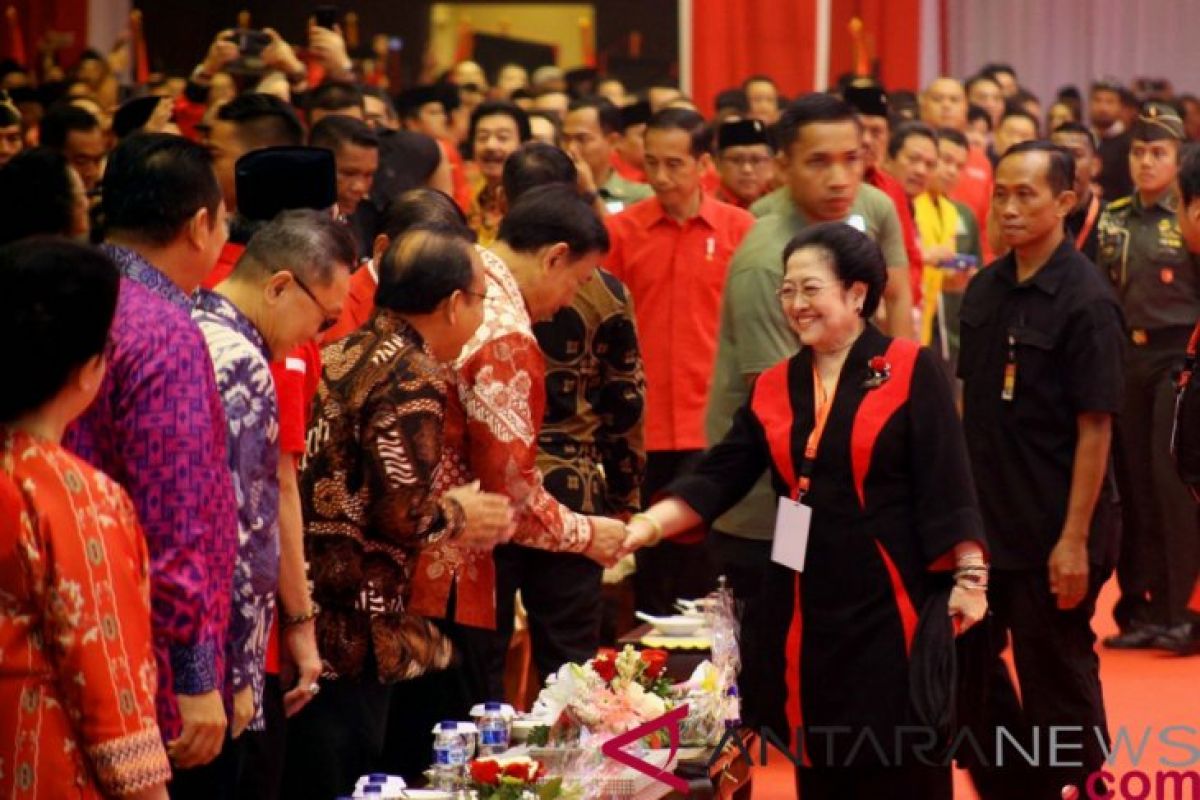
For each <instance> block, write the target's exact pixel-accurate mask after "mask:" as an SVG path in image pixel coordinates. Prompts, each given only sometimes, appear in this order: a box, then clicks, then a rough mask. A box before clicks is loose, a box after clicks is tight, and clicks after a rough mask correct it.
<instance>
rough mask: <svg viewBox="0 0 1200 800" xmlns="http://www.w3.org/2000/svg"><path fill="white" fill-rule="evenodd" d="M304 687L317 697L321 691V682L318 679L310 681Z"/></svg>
mask: <svg viewBox="0 0 1200 800" xmlns="http://www.w3.org/2000/svg"><path fill="white" fill-rule="evenodd" d="M304 688H305V691H307V692H308V693H309V694H311V695H312V696H313V697H316V696H317V693H318V692H320V691H321V684H319V683H317V682H316V681H313V682H312V683H310V684H309V685H308V686H306V687H304Z"/></svg>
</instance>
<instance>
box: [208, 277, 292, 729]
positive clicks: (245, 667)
mask: <svg viewBox="0 0 1200 800" xmlns="http://www.w3.org/2000/svg"><path fill="white" fill-rule="evenodd" d="M192 319H194V320H195V321H196V324H198V325H199V326H200V331H201V332H202V333H203V334H204V338H205V340H207V342H208V352H209V355H210V356H212V360H213V367H214V369H215V370H216V376H217V390H218V391H219V392H220V393H221V400H222V402H223V403H224V405H225V418H226V421H227V422H228V423H229V434H228V438H227V439H226V449H227V451H228V454H229V470H230V472H231V473H232V475H233V489H234V492H235V494H236V495H237V504H238V512H237V517H238V552H237V563H236V564H235V565H234V568H233V607H232V608H231V609H230V617H229V640H228V641H227V642H226V645H225V654H226V658H228V663H229V666H228V671H227V675H228V677H229V680H230V683H231V685H232V686H231V688H232V689H233V691H235V692H237V691H241V690H242V689H244V688H245V687H247V686H250V687H252V689H253V694H254V719H253V720H252V721H251V723H250V728H251V729H252V730H262V728H263V724H264V720H263V717H262V691H263V680H264V678H263V672H264V664H265V658H266V648H267V636H268V634H269V633H270V628H271V615H272V614H273V613H274V608H275V593H276V590H277V589H278V587H279V409H278V402H277V400H276V394H275V382H274V380H273V379H272V378H271V367H270V351H269V350H268V349H267V345H266V342H264V341H263V338H262V334H260V333H259V332H258V330H257V329H256V328H255V327H254V325H252V324H251V322H250V320H249V319H247V318H246V315H245V314H243V313H242V312H241V311H239V310H238V308H237V307H236V306H235V305H234V304H233V303H231V302H230V301H229V300H228V299H227V298H225V297H224V296H222V295H220V294H217V293H216V292H210V291H208V290H206V289H202V290H201V291H200V294H199V297H198V298H197V301H196V307H195V309H193V311H192Z"/></svg>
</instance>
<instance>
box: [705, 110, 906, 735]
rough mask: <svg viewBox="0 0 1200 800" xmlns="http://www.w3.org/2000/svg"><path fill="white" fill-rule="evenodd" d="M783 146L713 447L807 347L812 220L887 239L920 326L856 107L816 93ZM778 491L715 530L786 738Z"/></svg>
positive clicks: (733, 300)
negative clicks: (787, 306)
mask: <svg viewBox="0 0 1200 800" xmlns="http://www.w3.org/2000/svg"><path fill="white" fill-rule="evenodd" d="M779 145H780V148H781V151H780V165H781V166H780V173H781V177H783V178H784V180H785V186H784V188H782V189H780V190H778V191H776V192H772V193H771V194H769V195H767V196H766V197H763V198H762V199H760V200H759V201H758V202H757V203H755V205H754V206H752V207H751V212H752V213H754V214H755V215H756V216H759V217H760V219H759V220H758V222H757V223H756V224H755V226H754V228H752V229H751V231H750V233H749V234H747V236H746V238H745V239H744V240H743V241H742V245H741V246H740V247H739V248H738V250H737V252H736V253H735V254H734V257H733V261H732V262H731V263H730V266H729V275H728V277H727V279H726V283H725V293H724V297H723V302H722V307H721V327H720V333H719V334H718V343H717V360H716V367H715V370H714V374H713V383H712V389H711V391H710V394H709V401H708V413H707V418H706V424H705V428H706V435H707V438H708V442H709V445H710V446H711V445H712V444H715V443H716V442H719V441H720V440H721V438H722V437H724V435H725V433H726V432H727V431H728V430H729V426H730V423H731V420H732V417H733V414H734V412H736V411H737V410H738V409H739V408H740V407H741V406H742V405H743V404H744V403H745V402H746V401H747V399H748V398H749V394H750V385H751V383H752V381H753V380H754V378H755V377H757V376H758V374H759V373H760V372H763V371H764V370H766V369H767V368H769V367H771V366H774V365H775V364H777V363H778V362H780V361H782V360H783V359H785V358H788V357H789V356H791V355H793V354H794V353H795V352H796V351H797V349H798V348H799V343H798V342H797V340H796V337H795V334H793V333H792V332H791V330H790V329H789V328H788V325H787V322H786V321H785V320H784V316H783V310H782V308H781V307H780V304H779V300H778V298H777V297H776V291H777V290H778V289H779V284H780V282H781V281H782V280H783V249H784V246H785V245H787V243H788V242H789V241H790V240H791V239H792V237H794V236H795V235H796V234H797V233H799V232H800V231H802V230H803V229H804V228H806V227H808V226H809V225H813V224H816V223H819V222H832V221H842V222H845V223H846V224H848V225H852V226H853V227H855V228H858V229H859V230H861V231H863V232H865V233H866V234H867V235H869V236H870V237H871V238H872V239H874V240H875V241H876V242H877V243H878V244H879V246H880V248H881V249H882V250H883V255H884V258H885V261H886V263H887V265H888V286H887V289H886V290H885V293H884V298H885V302H886V303H887V313H888V319H889V320H890V324H889V326H888V327H889V328H890V329H891V332H892V333H893V335H897V334H898V335H901V336H906V337H910V338H911V337H912V335H913V331H912V298H911V290H910V288H909V279H908V256H907V255H906V253H905V249H904V240H903V233H902V231H901V228H900V220H899V218H898V217H897V216H896V207H895V205H894V204H893V203H892V201H891V199H890V198H889V197H888V196H887V195H886V194H884V193H883V192H881V191H879V190H878V189H876V188H874V187H872V186H869V185H866V184H864V183H863V182H862V169H863V167H862V130H861V128H860V126H859V122H858V120H857V118H856V117H855V113H854V109H852V108H851V107H850V106H848V105H846V104H845V103H844V102H843V101H841V100H839V99H838V98H836V97H833V96H832V95H825V94H810V95H807V96H805V97H803V98H801V99H800V100H798V101H796V102H795V103H793V104H792V105H791V106H789V107H788V108H787V109H786V110H785V111H784V112H783V115H782V116H781V117H780V121H779ZM777 501H778V498H777V497H776V495H775V492H774V491H773V489H772V488H771V484H770V478H769V476H768V475H765V474H764V475H763V477H762V479H760V480H759V482H758V484H756V485H755V487H754V489H752V490H751V492H750V494H748V495H747V496H746V498H745V499H744V500H742V502H741V503H739V504H738V505H737V506H735V507H734V508H733V509H732V510H731V511H729V512H728V513H727V514H725V516H723V517H721V518H720V519H718V520H717V522H716V524H715V525H714V526H713V531H712V534H711V536H710V540H709V541H710V546H711V547H712V551H713V555H714V558H715V560H716V561H717V563H718V564H719V565H720V567H721V570H722V572H723V573H724V574H725V575H726V576H727V577H728V578H729V581H730V583H731V585H732V588H733V590H734V593H735V596H737V598H738V599H739V600H741V601H742V603H743V608H744V611H743V618H742V646H741V652H742V659H743V668H742V676H741V680H740V681H739V683H740V684H741V686H742V687H743V690H742V696H743V703H744V705H743V709H742V718H743V719H744V720H745V722H746V724H747V725H750V726H752V727H755V728H756V729H757V728H758V727H759V726H769V727H770V728H771V729H772V730H773V731H775V732H776V733H777V734H778V735H780V736H781V737H784V736H786V734H787V720H786V718H785V715H784V713H783V711H784V708H785V705H786V698H787V689H786V685H785V682H784V675H783V664H784V657H783V653H782V652H781V651H782V645H783V641H784V640H785V638H786V636H787V627H788V625H789V624H790V621H791V612H792V606H791V604H774V605H772V604H768V603H766V602H765V601H764V600H763V597H762V594H761V590H762V587H763V586H764V584H765V583H766V581H767V579H768V574H769V573H771V572H772V565H771V563H770V551H771V539H772V538H773V535H774V527H775V510H776V504H777ZM774 569H779V568H778V567H775V568H774Z"/></svg>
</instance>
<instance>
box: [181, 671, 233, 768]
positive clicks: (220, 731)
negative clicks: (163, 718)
mask: <svg viewBox="0 0 1200 800" xmlns="http://www.w3.org/2000/svg"><path fill="white" fill-rule="evenodd" d="M178 701H179V714H180V716H181V717H183V732H182V733H181V734H180V735H179V738H178V739H176V740H175V741H173V742H170V743H169V744H168V745H167V755H169V756H170V757H171V761H172V762H173V763H174V764H175V766H176V767H177V768H178V769H190V768H192V767H200V766H203V765H205V764H207V763H208V762H210V761H212V760H213V759H214V758H216V757H217V755H218V754H219V753H220V752H221V747H222V746H224V744H225V725H226V719H225V704H224V703H222V702H221V693H220V692H218V691H217V690H216V689H213V690H212V691H211V692H205V693H204V694H181V695H178Z"/></svg>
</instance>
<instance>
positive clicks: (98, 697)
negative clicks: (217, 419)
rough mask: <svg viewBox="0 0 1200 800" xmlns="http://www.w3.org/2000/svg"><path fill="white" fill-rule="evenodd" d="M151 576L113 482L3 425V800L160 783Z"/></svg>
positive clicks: (166, 773)
mask: <svg viewBox="0 0 1200 800" xmlns="http://www.w3.org/2000/svg"><path fill="white" fill-rule="evenodd" d="M148 570H149V566H148V561H147V555H146V545H145V543H144V541H143V539H142V532H141V529H140V528H139V527H138V523H137V518H136V516H135V514H134V510H133V506H132V505H131V503H130V501H129V498H128V497H126V495H125V493H124V491H122V489H121V488H120V487H119V486H117V484H116V483H114V482H113V481H111V480H110V479H109V478H108V477H107V476H105V475H104V474H103V473H101V472H98V471H97V470H95V469H93V468H92V467H90V466H88V465H87V464H85V463H84V462H83V461H81V460H79V459H78V458H76V457H75V456H73V455H71V454H70V453H69V452H68V451H66V450H64V449H63V448H61V447H59V446H58V445H56V444H51V443H48V442H46V441H43V440H40V439H36V438H34V437H32V436H30V435H28V434H25V433H20V432H16V431H11V430H7V429H4V428H0V797H4V798H21V799H22V800H27V799H28V800H32V799H33V798H45V799H46V800H50V798H54V799H55V800H60V799H61V798H99V797H119V796H122V795H126V794H130V793H132V792H136V791H141V790H143V789H147V788H149V787H151V786H155V785H157V784H161V783H165V782H166V781H167V780H168V779H169V778H170V774H171V773H170V766H169V764H168V762H167V755H166V751H165V750H164V749H163V744H162V740H161V738H160V735H159V731H158V725H157V724H156V722H155V714H154V693H155V690H156V688H157V685H158V680H157V673H156V668H155V664H154V653H153V651H152V649H151V645H150V594H149V592H150V586H149V578H148Z"/></svg>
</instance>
